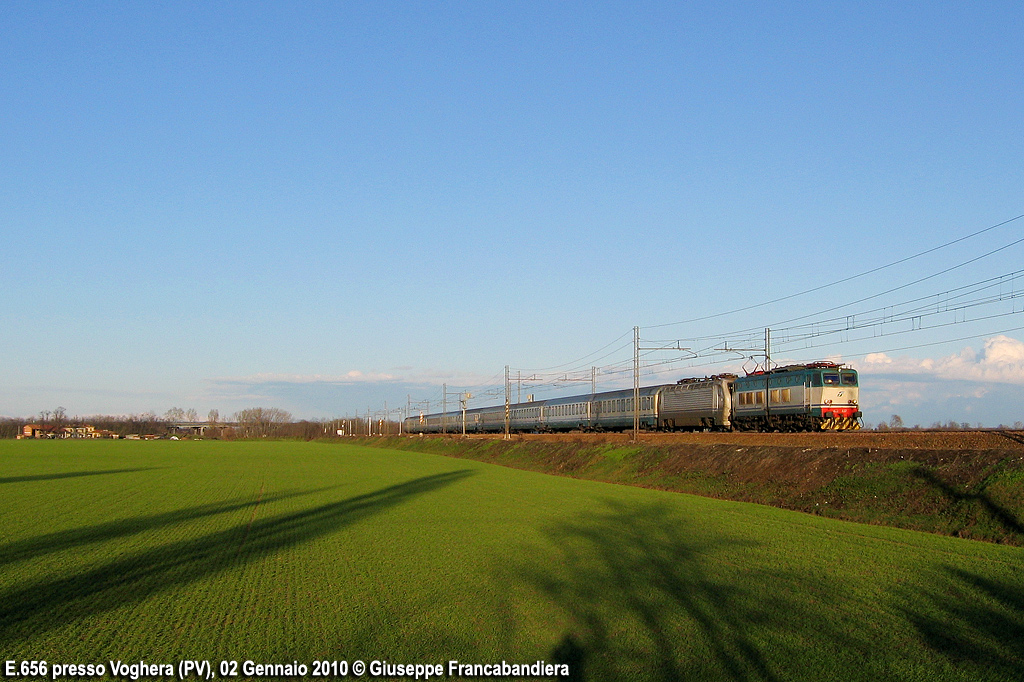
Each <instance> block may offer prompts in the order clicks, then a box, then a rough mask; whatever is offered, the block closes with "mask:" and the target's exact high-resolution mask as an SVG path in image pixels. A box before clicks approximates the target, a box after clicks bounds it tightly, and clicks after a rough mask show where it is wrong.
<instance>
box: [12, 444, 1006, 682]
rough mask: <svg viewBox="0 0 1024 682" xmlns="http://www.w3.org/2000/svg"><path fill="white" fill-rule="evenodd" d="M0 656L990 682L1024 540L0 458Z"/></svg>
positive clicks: (501, 481)
mask: <svg viewBox="0 0 1024 682" xmlns="http://www.w3.org/2000/svg"><path fill="white" fill-rule="evenodd" d="M0 529H2V530H0V533H2V536H0V657H2V658H5V659H33V658H45V659H47V660H50V661H56V660H62V661H78V662H83V663H87V662H99V661H106V660H108V659H112V660H116V659H120V660H139V659H144V660H146V661H151V662H167V661H172V662H173V661H175V660H178V659H180V658H204V659H210V660H220V659H236V660H245V659H253V660H260V661H263V662H268V663H273V662H286V661H292V660H299V661H306V662H309V661H312V660H314V659H323V658H334V659H348V660H354V659H357V658H359V659H364V660H366V661H367V662H369V661H370V660H373V659H385V658H386V659H388V660H390V661H395V662H401V663H415V662H443V661H447V660H449V659H458V660H460V661H464V662H470V663H473V662H479V663H488V662H500V661H502V660H508V661H510V662H519V663H525V662H533V661H535V660H538V659H544V660H547V661H554V660H558V661H568V662H570V663H571V664H572V666H573V670H574V671H577V672H582V673H583V676H584V678H585V679H609V680H610V679H652V680H656V679H689V678H690V677H693V678H694V679H765V680H781V679H807V680H821V679H837V680H838V679H864V680H868V679H871V680H874V679H922V680H923V679H929V680H935V679H962V680H972V679H993V680H995V679H1006V678H1007V677H1008V676H1011V675H1014V674H1016V673H1017V671H1019V670H1020V669H1021V666H1022V665H1024V651H1022V644H1021V642H1022V641H1024V574H1022V572H1021V568H1020V566H1021V565H1022V560H1024V551H1022V550H1021V549H1019V548H1012V547H1001V546H997V545H991V544H984V543H976V542H969V541H964V540H958V539H954V538H944V537H937V536H931V535H925V534H920V533H913V532H909V531H901V530H896V529H889V528H880V527H869V526H861V525H857V524H850V523H842V522H838V521H832V520H829V519H824V518H819V517H813V516H808V515H803V514H798V513H794V512H788V511H783V510H779V509H773V508H768V507H761V506H757V505H750V504H743V503H736V502H722V501H718V500H710V499H705V498H700V497H693V496H687V495H680V494H673V493H664V492H658V491H651V490H643V489H638V488H630V487H625V486H612V485H607V484H602V483H596V482H590V481H579V480H572V479H564V478H558V477H551V476H545V475H542V474H537V473H532V472H526V471H518V470H512V469H505V468H501V467H496V466H492V465H488V464H483V463H478V462H472V461H466V460H456V459H449V458H444V457H440V456H436V455H430V454H423V453H413V452H397V451H390V450H381V449H376V448H362V447H356V446H347V445H337V444H321V443H291V442H234V443H220V442H209V441H206V442H176V443H175V442H152V443H150V442H134V443H131V442H105V443H99V442H95V443H70V442H60V443H55V442H48V443H26V442H4V443H0Z"/></svg>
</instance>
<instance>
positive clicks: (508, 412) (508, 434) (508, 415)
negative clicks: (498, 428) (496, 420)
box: [505, 365, 512, 440]
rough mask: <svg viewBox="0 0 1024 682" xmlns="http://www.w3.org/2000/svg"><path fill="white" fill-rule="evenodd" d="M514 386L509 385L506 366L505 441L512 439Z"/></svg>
mask: <svg viewBox="0 0 1024 682" xmlns="http://www.w3.org/2000/svg"><path fill="white" fill-rule="evenodd" d="M511 402H512V384H511V383H509V378H508V365H505V440H509V439H510V438H512V405H511Z"/></svg>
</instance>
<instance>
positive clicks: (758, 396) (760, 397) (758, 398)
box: [754, 391, 764, 405]
mask: <svg viewBox="0 0 1024 682" xmlns="http://www.w3.org/2000/svg"><path fill="white" fill-rule="evenodd" d="M754 402H755V403H757V404H758V405H760V404H761V403H763V402H764V391H757V392H756V393H754Z"/></svg>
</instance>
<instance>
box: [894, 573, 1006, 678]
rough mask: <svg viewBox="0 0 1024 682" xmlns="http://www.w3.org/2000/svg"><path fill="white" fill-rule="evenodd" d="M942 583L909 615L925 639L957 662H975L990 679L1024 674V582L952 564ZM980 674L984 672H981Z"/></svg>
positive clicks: (960, 664)
mask: <svg viewBox="0 0 1024 682" xmlns="http://www.w3.org/2000/svg"><path fill="white" fill-rule="evenodd" d="M946 578H947V579H946V580H945V581H944V582H939V583H937V584H936V585H935V586H934V587H933V588H932V589H931V590H930V591H929V592H926V593H925V594H924V595H923V598H924V602H925V605H926V606H924V607H921V606H920V603H921V597H922V595H920V594H915V595H913V596H912V599H908V601H910V603H914V604H917V607H916V608H913V609H907V610H906V616H907V619H908V620H909V621H910V622H911V623H912V624H913V625H914V626H915V627H916V628H917V630H918V632H919V633H920V634H921V638H922V639H923V640H924V642H925V644H926V645H927V646H928V647H929V648H931V649H932V650H933V651H934V652H935V653H936V654H939V655H940V656H942V657H943V658H945V659H946V660H947V661H949V662H950V663H951V664H952V665H953V666H954V667H958V668H965V667H969V668H971V669H973V670H975V671H977V674H978V675H979V676H987V677H986V679H994V680H1013V679H1022V678H1024V587H1022V586H1021V585H1020V584H1011V583H1008V582H1006V581H1001V580H996V579H992V578H988V577H983V576H979V575H977V574H975V573H971V572H969V571H965V570H962V569H957V568H947V569H946ZM979 678H980V677H979Z"/></svg>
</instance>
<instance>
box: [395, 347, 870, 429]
mask: <svg viewBox="0 0 1024 682" xmlns="http://www.w3.org/2000/svg"><path fill="white" fill-rule="evenodd" d="M858 389H859V382H858V376H857V371H856V370H855V369H852V368H850V367H847V366H845V365H842V364H837V363H834V362H825V361H822V362H812V363H808V364H802V365H787V366H785V367H777V368H774V369H769V370H762V371H756V372H752V373H750V374H747V375H745V376H742V377H741V376H738V375H736V374H716V375H714V376H708V377H703V378H690V379H681V380H679V381H677V382H676V383H674V384H662V385H657V386H645V387H642V388H641V389H640V391H639V405H638V406H637V407H638V409H634V405H633V401H634V396H633V390H632V389H622V390H615V391H603V392H599V393H587V394H583V395H575V396H568V397H565V398H551V399H548V400H538V401H530V402H525V403H514V404H511V405H509V406H508V408H507V419H508V429H509V431H511V432H515V433H543V432H568V431H625V430H627V429H632V428H633V420H634V417H635V416H636V417H638V418H639V426H640V428H641V429H643V430H646V431H850V430H856V429H859V428H860V427H861V419H862V414H861V411H860V405H859V390H858ZM505 422H506V406H505V405H497V406H493V407H476V408H471V409H467V410H452V411H448V412H438V413H433V414H420V415H418V416H410V417H408V418H406V419H405V422H404V425H403V426H404V430H405V432H406V433H414V434H415V433H499V432H502V431H504V430H505Z"/></svg>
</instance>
